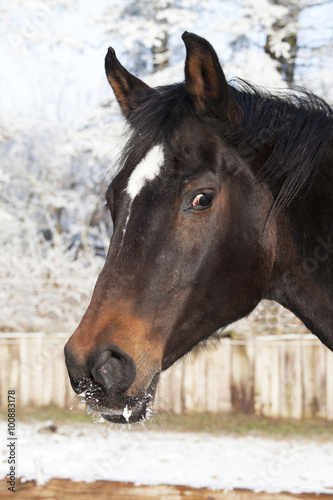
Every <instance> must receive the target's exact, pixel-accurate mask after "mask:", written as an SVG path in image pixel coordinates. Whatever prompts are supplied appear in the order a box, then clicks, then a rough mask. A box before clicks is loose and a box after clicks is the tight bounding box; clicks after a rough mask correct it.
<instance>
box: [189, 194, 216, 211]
mask: <svg viewBox="0 0 333 500" xmlns="http://www.w3.org/2000/svg"><path fill="white" fill-rule="evenodd" d="M212 201H213V197H212V196H210V195H208V194H203V193H200V194H197V196H196V197H195V198H194V200H193V201H192V203H191V206H192V208H208V207H209V206H210V205H211V204H212Z"/></svg>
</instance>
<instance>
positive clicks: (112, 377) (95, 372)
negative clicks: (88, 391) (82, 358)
mask: <svg viewBox="0 0 333 500" xmlns="http://www.w3.org/2000/svg"><path fill="white" fill-rule="evenodd" d="M92 361H93V362H92V363H91V373H92V376H93V378H94V379H95V381H96V382H98V383H99V384H100V385H102V386H103V387H104V388H105V389H106V390H107V391H108V392H109V393H113V392H116V391H121V392H124V391H126V390H127V389H128V388H129V387H130V386H131V385H132V383H133V382H134V379H135V375H136V368H135V363H134V361H133V359H132V358H131V356H129V355H128V354H127V353H126V352H124V351H123V350H122V349H120V348H119V347H118V346H116V345H111V346H108V347H107V348H106V349H104V350H103V351H102V352H100V353H99V354H98V356H97V357H96V355H95V356H93V358H92Z"/></svg>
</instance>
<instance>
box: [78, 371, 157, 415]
mask: <svg viewBox="0 0 333 500" xmlns="http://www.w3.org/2000/svg"><path fill="white" fill-rule="evenodd" d="M159 377H160V372H157V373H155V375H154V376H153V378H152V380H151V382H150V384H149V386H148V388H147V389H146V390H145V392H144V394H143V395H142V396H141V397H134V396H130V395H128V394H114V395H112V396H106V395H105V394H103V395H101V393H100V388H99V387H97V388H96V386H93V387H92V386H91V385H90V387H89V388H88V389H86V390H85V391H84V395H83V399H84V401H85V402H86V404H87V405H89V407H90V408H91V409H92V410H93V411H96V412H97V413H100V414H101V416H102V417H103V418H104V419H105V420H107V421H108V422H112V423H115V424H132V423H136V422H140V421H142V420H144V419H145V418H146V417H148V416H149V414H150V410H151V406H152V403H153V401H154V397H155V393H156V387H157V384H158V381H159Z"/></svg>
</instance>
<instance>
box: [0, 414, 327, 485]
mask: <svg viewBox="0 0 333 500" xmlns="http://www.w3.org/2000/svg"><path fill="white" fill-rule="evenodd" d="M0 430H1V435H2V436H3V438H2V443H4V442H5V435H6V423H5V422H1V423H0ZM17 436H18V476H19V477H23V478H24V479H26V480H30V479H36V480H37V481H38V483H39V484H41V483H45V482H47V481H48V480H49V479H51V478H52V477H57V478H71V479H72V480H83V481H88V482H91V481H95V480H98V479H104V480H110V481H113V480H114V481H130V482H134V483H137V484H183V485H184V484H185V485H189V486H194V487H201V486H206V487H210V488H212V489H220V488H221V489H222V488H226V489H233V488H248V489H252V490H255V491H262V490H264V491H267V492H279V491H289V492H293V493H301V492H303V493H306V492H311V493H332V492H333V474H332V471H333V442H332V441H330V442H320V441H311V440H307V439H273V438H271V439H267V438H261V437H256V436H251V435H249V436H247V437H236V436H230V435H218V436H214V435H210V434H205V433H201V434H192V433H184V434H181V433H171V432H163V431H162V430H161V431H160V432H156V431H154V432H153V431H149V430H146V429H145V428H144V427H143V428H142V431H141V432H140V431H135V432H134V431H128V429H127V428H125V427H123V428H121V430H119V429H118V428H117V429H113V428H112V426H108V425H105V424H95V425H89V426H88V425H82V424H80V425H61V426H59V427H58V428H57V431H56V432H53V433H52V432H48V429H47V427H46V426H45V424H44V426H43V425H41V424H25V423H18V427H17ZM4 448H5V447H3V448H2V450H1V452H0V478H2V477H4V476H5V475H6V473H7V472H8V471H7V468H8V464H7V451H6V450H5V449H4Z"/></svg>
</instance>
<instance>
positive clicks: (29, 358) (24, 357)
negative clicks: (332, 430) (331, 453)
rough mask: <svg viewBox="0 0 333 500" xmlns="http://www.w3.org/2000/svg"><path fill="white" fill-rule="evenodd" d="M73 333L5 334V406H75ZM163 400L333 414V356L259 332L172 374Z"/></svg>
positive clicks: (0, 373) (1, 388)
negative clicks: (69, 337)
mask: <svg viewBox="0 0 333 500" xmlns="http://www.w3.org/2000/svg"><path fill="white" fill-rule="evenodd" d="M65 341H66V336H64V335H58V336H53V337H50V336H47V335H42V334H30V335H29V334H26V335H24V334H20V335H17V336H15V335H14V334H8V335H7V336H5V335H4V334H2V335H0V356H1V364H0V405H1V406H6V405H7V391H8V389H15V390H16V391H17V403H18V405H21V406H24V405H35V406H39V405H46V404H50V403H53V404H56V405H58V406H59V407H67V408H68V407H69V406H70V404H71V402H72V401H73V399H74V398H75V396H74V393H73V391H72V389H71V387H70V384H69V382H68V376H67V371H66V367H65V363H64V356H63V346H64V344H65ZM156 405H157V406H158V408H159V409H160V410H162V411H172V412H174V413H182V412H185V411H196V412H204V411H211V412H230V411H246V412H255V413H256V414H258V415H265V416H269V417H287V418H290V417H292V418H302V417H312V416H316V417H320V418H329V419H332V418H333V353H332V352H330V351H329V350H328V349H327V348H326V347H324V346H323V345H322V344H321V343H320V342H319V341H318V340H316V339H315V337H314V336H312V335H304V336H295V335H293V336H288V335H280V336H278V337H277V336H275V337H272V336H270V337H258V338H257V339H254V340H250V341H248V342H246V341H244V342H242V341H234V340H231V339H223V340H222V341H221V343H220V344H218V345H215V346H211V347H210V348H208V349H203V350H202V351H201V352H199V353H198V354H197V355H195V356H189V357H187V358H185V359H184V360H183V361H181V362H179V363H177V364H176V365H175V366H173V367H171V369H169V370H168V371H167V372H165V373H164V374H163V375H162V377H161V382H160V385H159V388H158V392H157V397H156Z"/></svg>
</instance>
